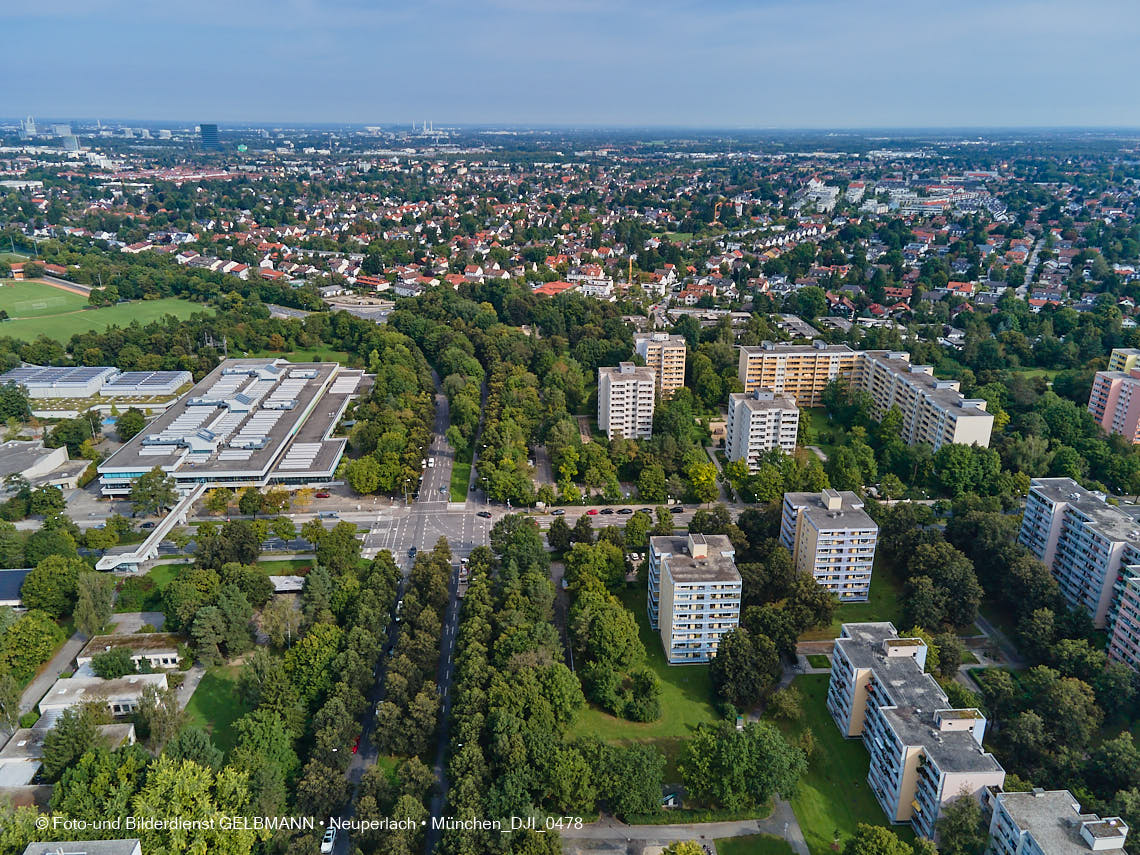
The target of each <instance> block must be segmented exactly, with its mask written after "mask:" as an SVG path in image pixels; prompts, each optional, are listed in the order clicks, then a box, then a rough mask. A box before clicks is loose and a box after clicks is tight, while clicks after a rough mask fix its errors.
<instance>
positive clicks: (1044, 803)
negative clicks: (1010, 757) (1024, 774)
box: [997, 790, 1128, 855]
mask: <svg viewBox="0 0 1140 855" xmlns="http://www.w3.org/2000/svg"><path fill="white" fill-rule="evenodd" d="M997 799H998V801H999V802H1000V803H1001V805H1002V807H1004V808H1005V810H1006V813H1008V814H1009V815H1010V818H1011V819H1012V820H1013V821H1014V822H1016V823H1017V826H1018V828H1020V829H1021V830H1022V831H1028V832H1029V833H1030V834H1032V835H1033V839H1034V840H1036V841H1037V845H1038V846H1039V847H1040V848H1041V850H1042V851H1043V852H1048V853H1049V855H1083V853H1086V852H1090V851H1091V847H1090V846H1089V845H1088V843H1086V842H1085V840H1084V839H1083V838H1082V837H1081V825H1082V824H1084V823H1090V824H1089V825H1087V826H1086V828H1087V829H1088V831H1089V833H1090V834H1091V835H1092V836H1093V837H1094V838H1095V839H1098V840H1105V839H1111V838H1113V837H1119V838H1120V839H1121V843H1123V841H1124V837H1125V836H1126V835H1127V833H1128V826H1127V825H1126V824H1125V823H1124V822H1122V821H1121V820H1120V819H1118V818H1116V817H1112V818H1110V819H1103V820H1102V819H1101V818H1100V817H1099V816H1097V815H1096V814H1095V813H1088V814H1086V813H1081V806H1080V804H1079V803H1078V802H1077V797H1076V796H1074V795H1073V794H1072V793H1070V792H1069V791H1068V790H1035V791H1033V792H1029V793H999V794H998V796H997ZM1098 851H1100V852H1115V853H1122V852H1124V849H1123V847H1122V846H1120V847H1115V848H1111V849H1100V850H1098Z"/></svg>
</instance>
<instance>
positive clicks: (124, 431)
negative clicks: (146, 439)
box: [115, 407, 146, 442]
mask: <svg viewBox="0 0 1140 855" xmlns="http://www.w3.org/2000/svg"><path fill="white" fill-rule="evenodd" d="M144 427H146V416H144V415H143V414H142V411H141V410H138V409H136V408H135V407H131V408H129V409H128V410H127V411H126V412H125V413H123V414H122V415H121V416H119V417H118V418H117V419H116V420H115V432H116V433H118V434H119V439H120V440H122V441H123V442H127V441H128V440H131V439H133V438H134V437H136V436H138V434H139V433H140V432H141V431H142V429H143V428H144Z"/></svg>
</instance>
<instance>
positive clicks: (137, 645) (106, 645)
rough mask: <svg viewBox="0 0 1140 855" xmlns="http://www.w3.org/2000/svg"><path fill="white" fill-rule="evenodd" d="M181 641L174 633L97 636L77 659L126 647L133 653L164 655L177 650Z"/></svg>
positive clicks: (88, 643) (80, 652) (85, 646)
mask: <svg viewBox="0 0 1140 855" xmlns="http://www.w3.org/2000/svg"><path fill="white" fill-rule="evenodd" d="M181 643H182V641H181V639H180V638H179V637H178V636H177V635H175V634H174V633H172V632H136V633H132V634H131V635H96V636H93V637H92V638H91V640H90V641H88V642H87V644H86V645H84V647H83V649H82V650H80V651H79V656H78V657H77V658H79V659H84V658H86V657H89V656H98V655H99V654H100V653H106V652H107V650H108V649H114V648H117V647H124V648H126V649H127V650H129V651H131V653H162V652H166V651H170V650H177V649H178V645H179V644H181Z"/></svg>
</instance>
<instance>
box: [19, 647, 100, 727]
mask: <svg viewBox="0 0 1140 855" xmlns="http://www.w3.org/2000/svg"><path fill="white" fill-rule="evenodd" d="M88 640H89V639H88V638H87V636H86V635H84V634H83V633H81V632H77V633H75V635H73V636H71V638H69V639H67V641H65V642H64V643H63V646H62V647H61V648H59V650H58V651H56V654H55V656H53V657H52V658H51V659H50V660H48V663H47V664H46V665H45V666H44V667H43V669H42V670H41V671H40V673H39V674H38V675H37V676H36V677H35V679H33V680H32V682H30V683H29V684H28V687H27V688H26V689H24V694H23V695H21V697H20V715H23V714H24V713H27V712H31V711H32V710H33V709H35V707H36V704H38V703H39V702H40V699H41V698H42V697H43V696H44V695H46V694H47V693H48V689H50V688H51V687H52V686H53V685H55V681H56V680H58V679H59V675H60V674H62V673H63V672H64V671H70V670H72V663H73V662H74V661H75V657H76V656H78V655H79V651H80V650H82V649H83V645H85V644H86V643H87V642H88Z"/></svg>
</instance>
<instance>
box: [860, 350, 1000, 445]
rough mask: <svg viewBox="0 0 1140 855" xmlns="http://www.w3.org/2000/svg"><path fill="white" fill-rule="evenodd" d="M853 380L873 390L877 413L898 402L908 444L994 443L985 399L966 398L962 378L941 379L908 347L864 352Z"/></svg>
mask: <svg viewBox="0 0 1140 855" xmlns="http://www.w3.org/2000/svg"><path fill="white" fill-rule="evenodd" d="M851 385H852V387H853V388H856V389H862V390H863V391H865V392H867V393H868V394H870V396H871V400H872V401H873V402H874V411H875V414H876V415H877V416H882V415H883V414H884V413H886V412H887V411H888V410H890V409H891V407H898V409H899V411H900V412H901V413H902V417H903V427H902V438H903V440H904V441H905V442H906V443H907V444H908V445H915V444H917V443H926V444H927V445H929V446H931V447H932V448H933V449H934V450H935V451H937V450H938V449H939V448H941V447H942V446H943V445H947V444H949V443H959V444H961V445H980V446H983V447H986V446H988V445H989V444H990V434H991V432H992V431H993V426H994V417H993V415H992V414H990V413H987V412H986V402H985V400H984V399H983V398H966V397H964V396H963V395H962V393H961V392H959V391H958V389H959V383H958V381H957V380H939V379H938V378H937V377H935V376H934V369H933V368H932V367H931V366H929V365H911V363H910V354H909V353H907V352H906V351H886V350H870V351H867V352H865V353H861V354H859V356H858V358H857V359H856V361H855V372H854V375H853V376H852V382H851Z"/></svg>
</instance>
